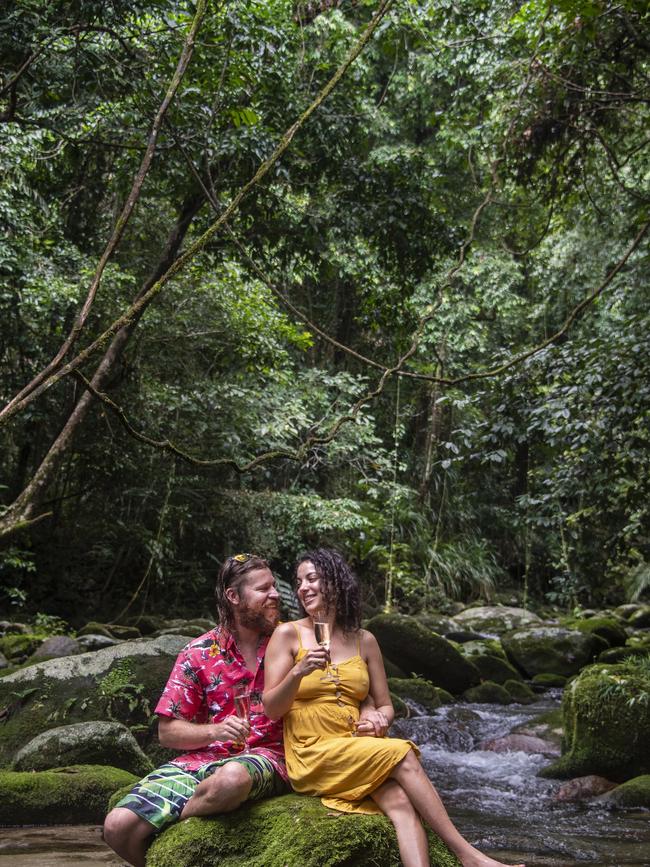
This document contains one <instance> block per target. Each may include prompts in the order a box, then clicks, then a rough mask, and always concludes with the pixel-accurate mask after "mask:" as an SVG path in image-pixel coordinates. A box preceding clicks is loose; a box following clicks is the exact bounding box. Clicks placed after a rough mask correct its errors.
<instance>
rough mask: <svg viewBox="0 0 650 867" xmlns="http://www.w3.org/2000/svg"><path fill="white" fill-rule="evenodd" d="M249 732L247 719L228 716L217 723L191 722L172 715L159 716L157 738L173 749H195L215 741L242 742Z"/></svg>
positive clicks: (163, 744)
mask: <svg viewBox="0 0 650 867" xmlns="http://www.w3.org/2000/svg"><path fill="white" fill-rule="evenodd" d="M249 734H250V725H249V723H248V721H247V720H241V719H239V717H236V716H228V717H226V718H225V719H224V720H222V721H221V722H218V723H203V724H202V723H192V722H188V721H187V720H184V719H174V718H173V717H164V716H161V717H159V720H158V740H159V741H160V743H161V744H162V746H163V747H169V748H170V749H173V750H197V749H201V748H202V747H207V746H208V744H211V743H214V742H215V741H238V742H240V743H243V742H244V741H245V740H246V738H247V737H248V735H249Z"/></svg>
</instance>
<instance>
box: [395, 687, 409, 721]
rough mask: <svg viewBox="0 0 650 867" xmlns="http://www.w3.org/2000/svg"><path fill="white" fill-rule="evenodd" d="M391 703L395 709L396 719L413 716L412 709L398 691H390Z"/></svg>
mask: <svg viewBox="0 0 650 867" xmlns="http://www.w3.org/2000/svg"><path fill="white" fill-rule="evenodd" d="M390 700H391V704H392V705H393V710H394V711H395V718H396V719H408V717H410V716H411V709H410V708H409V706H408V705H407V704H406V702H405V701H403V700H402V699H401V698H400V697H399V696H398V695H397V694H396V693H394V692H391V693H390Z"/></svg>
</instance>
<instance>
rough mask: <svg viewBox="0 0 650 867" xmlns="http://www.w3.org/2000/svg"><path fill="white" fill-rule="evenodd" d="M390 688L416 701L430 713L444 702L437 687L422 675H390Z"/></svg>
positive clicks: (405, 698) (403, 697)
mask: <svg viewBox="0 0 650 867" xmlns="http://www.w3.org/2000/svg"><path fill="white" fill-rule="evenodd" d="M388 688H389V689H390V691H391V692H392V693H393V694H395V695H398V696H399V697H400V698H401V699H403V700H410V701H414V702H416V703H417V704H419V705H420V706H421V707H422V708H424V710H425V711H426V712H427V713H430V714H431V713H433V712H434V711H435V710H437V709H438V708H439V707H440V705H441V704H442V702H441V700H440V697H439V695H438V691H437V689H436V687H435V686H434V685H433V684H432V683H429V681H428V680H423V679H422V678H421V677H406V678H399V677H389V678H388Z"/></svg>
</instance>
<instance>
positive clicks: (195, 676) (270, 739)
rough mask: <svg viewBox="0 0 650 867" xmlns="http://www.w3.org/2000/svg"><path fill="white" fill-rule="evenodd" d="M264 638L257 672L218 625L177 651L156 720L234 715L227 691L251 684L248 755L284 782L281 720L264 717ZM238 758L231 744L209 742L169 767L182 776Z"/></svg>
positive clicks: (211, 719) (218, 718) (217, 718)
mask: <svg viewBox="0 0 650 867" xmlns="http://www.w3.org/2000/svg"><path fill="white" fill-rule="evenodd" d="M268 641H269V639H268V637H265V638H262V640H261V641H260V644H259V646H258V648H257V668H256V670H255V671H254V672H252V671H250V670H249V669H248V668H247V667H246V663H245V662H244V658H243V657H242V655H241V653H240V652H239V649H238V648H237V644H236V643H235V639H234V637H233V636H232V634H231V633H230V632H229V631H228V630H227V629H224V628H222V627H220V626H217V627H216V629H212V630H211V631H210V632H206V633H205V635H201V636H200V637H199V638H195V639H194V640H193V641H190V643H189V644H188V645H186V647H184V648H183V650H181V652H180V653H179V655H178V658H177V659H176V663H175V664H174V668H173V669H172V673H171V674H170V676H169V680H168V681H167V686H166V687H165V689H164V690H163V694H162V695H161V697H160V701H159V702H158V704H157V705H156V713H157V714H158V715H159V716H164V717H171V718H173V719H184V720H187V721H188V722H193V723H208V722H212V723H217V722H221V720H223V719H225V718H226V717H227V716H231V715H232V714H234V713H235V704H234V700H233V687H234V686H235V685H236V684H239V683H242V682H249V683H250V684H251V693H252V698H251V707H250V724H251V733H250V735H249V737H248V738H247V740H246V747H247V750H248V752H251V753H256V754H258V755H262V756H266V757H267V758H268V759H269V760H270V761H271V762H272V763H273V765H274V767H275V769H276V770H277V772H278V773H279V774H280V776H281V777H282V778H283V779H284V780H286V779H287V771H286V767H285V764H284V749H283V746H282V720H275V721H274V720H270V719H269V718H268V717H267V716H266V714H265V713H264V708H263V706H262V693H263V691H264V653H265V652H266V645H267V644H268ZM240 754H241V746H239V745H237V744H234V745H233V742H232V741H213V743H211V744H208V745H207V746H206V747H204V748H203V749H202V750H199V751H198V752H193V753H186V754H184V755H182V756H178V757H177V758H175V759H174V760H173V761H174V764H176V765H180V767H182V768H184V769H185V770H188V771H194V770H196V769H197V768H199V767H200V766H201V765H205V764H207V763H208V762H214V761H216V760H218V759H223V758H226V757H227V756H234V755H240Z"/></svg>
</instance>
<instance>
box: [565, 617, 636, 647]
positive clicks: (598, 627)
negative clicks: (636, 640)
mask: <svg viewBox="0 0 650 867" xmlns="http://www.w3.org/2000/svg"><path fill="white" fill-rule="evenodd" d="M575 628H576V629H579V630H580V632H589V633H591V634H592V635H598V636H600V638H603V639H604V640H605V641H606V642H607V643H608V644H609V646H610V647H622V646H623V645H624V644H625V642H626V641H627V632H626V631H625V630H624V629H623V627H622V626H621V625H620V624H619V622H618V621H617V620H614V618H613V617H590V618H589V619H588V620H577V621H576V622H575Z"/></svg>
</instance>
